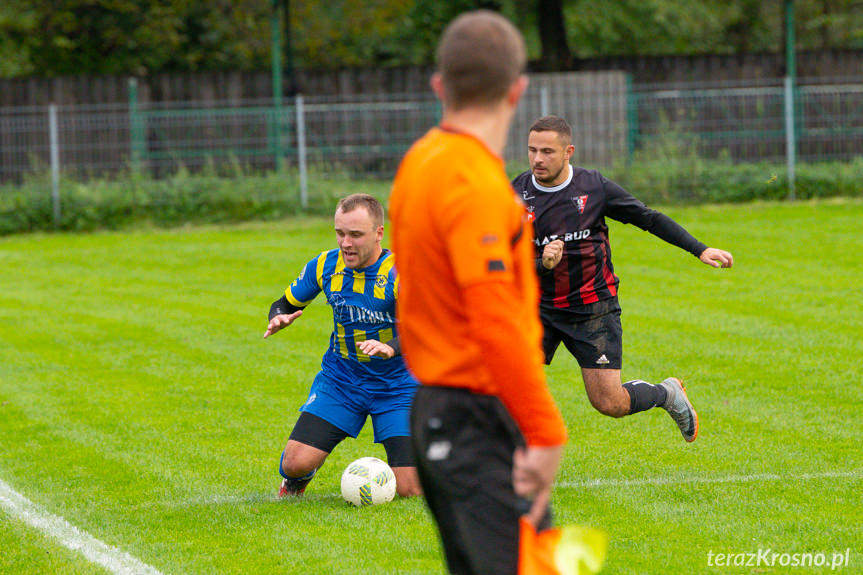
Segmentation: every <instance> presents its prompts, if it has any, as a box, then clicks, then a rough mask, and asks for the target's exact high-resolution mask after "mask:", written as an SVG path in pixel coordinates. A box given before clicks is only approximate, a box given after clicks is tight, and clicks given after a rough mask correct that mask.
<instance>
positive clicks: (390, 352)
mask: <svg viewBox="0 0 863 575" xmlns="http://www.w3.org/2000/svg"><path fill="white" fill-rule="evenodd" d="M357 348H359V350H360V351H361V352H363V353H364V354H366V355H376V356H378V357H382V358H384V359H390V358H392V357H393V356H394V355H395V354H396V350H394V349H393V348H392V347H390V346H388V345H387V344H385V343H381V342H379V341H378V340H376V339H367V340H365V341H361V342H360V343H358V344H357Z"/></svg>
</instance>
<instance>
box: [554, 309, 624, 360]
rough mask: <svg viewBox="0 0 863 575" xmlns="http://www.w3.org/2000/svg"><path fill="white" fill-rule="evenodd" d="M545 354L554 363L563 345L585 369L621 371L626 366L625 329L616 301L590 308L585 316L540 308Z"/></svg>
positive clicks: (561, 310)
mask: <svg viewBox="0 0 863 575" xmlns="http://www.w3.org/2000/svg"><path fill="white" fill-rule="evenodd" d="M539 316H540V319H541V320H542V329H543V333H542V351H543V352H544V353H545V363H546V364H549V363H551V359H552V358H553V357H554V352H555V351H556V350H557V346H559V345H560V343H561V342H563V345H564V346H566V349H568V350H569V353H571V354H572V355H573V357H575V359H576V360H577V361H578V365H580V366H581V367H582V368H589V369H620V368H621V366H622V365H623V328H622V327H621V325H620V304H619V303H618V302H617V298H613V299H607V300H602V301H599V302H596V303H594V304H591V305H590V306H588V307H587V308H586V309H585V310H584V313H577V312H572V311H569V310H564V309H550V308H545V307H543V308H540V312H539Z"/></svg>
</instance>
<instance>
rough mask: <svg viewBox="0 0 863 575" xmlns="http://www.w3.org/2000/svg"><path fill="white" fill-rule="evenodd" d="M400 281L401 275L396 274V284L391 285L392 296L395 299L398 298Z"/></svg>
mask: <svg viewBox="0 0 863 575" xmlns="http://www.w3.org/2000/svg"><path fill="white" fill-rule="evenodd" d="M400 281H401V276H400V275H396V285H394V286H393V298H395V299H396V300H398V299H399V283H400Z"/></svg>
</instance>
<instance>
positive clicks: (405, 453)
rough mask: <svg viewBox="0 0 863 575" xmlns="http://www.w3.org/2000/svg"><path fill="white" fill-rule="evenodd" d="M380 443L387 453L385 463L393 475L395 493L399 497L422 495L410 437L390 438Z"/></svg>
mask: <svg viewBox="0 0 863 575" xmlns="http://www.w3.org/2000/svg"><path fill="white" fill-rule="evenodd" d="M381 443H383V445H384V449H386V452H387V463H388V464H389V466H390V467H392V469H393V473H395V476H396V493H398V494H399V497H413V496H416V495H422V488H421V487H420V480H419V476H417V468H416V463H415V462H414V455H413V448H412V447H411V439H410V437H408V436H397V437H390V438H387V439H384V440H383V441H381Z"/></svg>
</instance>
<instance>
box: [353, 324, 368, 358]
mask: <svg viewBox="0 0 863 575" xmlns="http://www.w3.org/2000/svg"><path fill="white" fill-rule="evenodd" d="M362 341H366V332H365V331H363V330H361V329H355V330H354V346H356V345H357V344H358V343H360V342H362ZM356 352H357V361H360V362H365V361H371V360H372V358H371V357H369V356H368V355H367V354H365V353H363V352H362V351H360V348H358V347H357V348H356Z"/></svg>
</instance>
